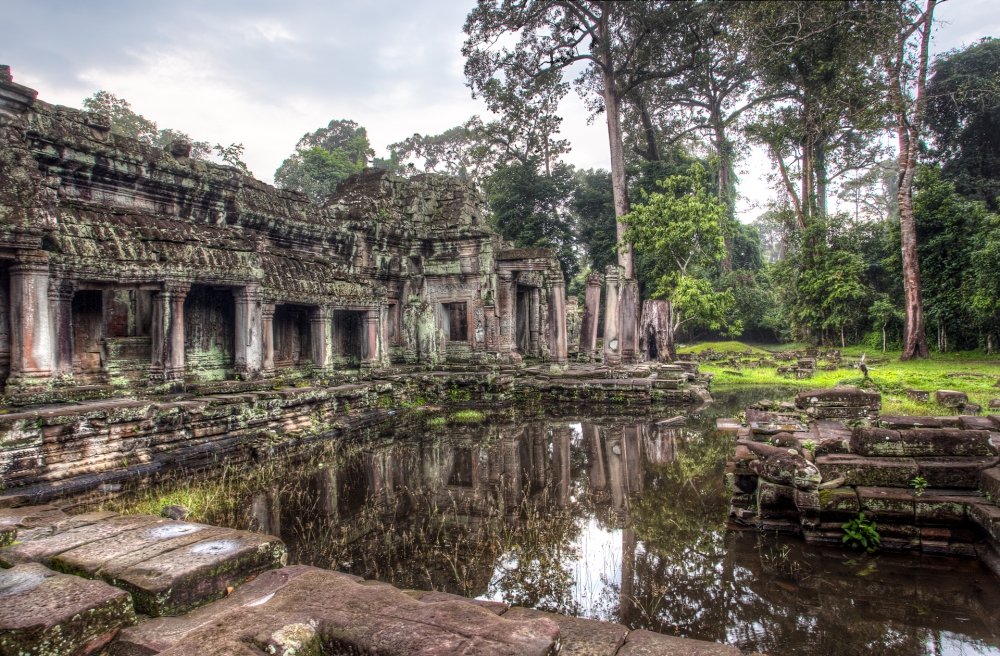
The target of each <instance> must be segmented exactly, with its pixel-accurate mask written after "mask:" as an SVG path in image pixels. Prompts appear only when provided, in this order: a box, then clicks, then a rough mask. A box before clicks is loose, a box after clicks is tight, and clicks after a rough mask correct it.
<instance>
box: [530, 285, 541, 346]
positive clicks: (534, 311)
mask: <svg viewBox="0 0 1000 656" xmlns="http://www.w3.org/2000/svg"><path fill="white" fill-rule="evenodd" d="M541 296H542V290H540V289H539V288H538V287H532V288H531V292H530V296H529V300H528V352H529V353H530V354H531V357H533V358H537V357H539V356H540V355H541V354H542V351H541V345H540V344H539V342H538V335H539V333H541V331H542V308H541V304H542V303H541Z"/></svg>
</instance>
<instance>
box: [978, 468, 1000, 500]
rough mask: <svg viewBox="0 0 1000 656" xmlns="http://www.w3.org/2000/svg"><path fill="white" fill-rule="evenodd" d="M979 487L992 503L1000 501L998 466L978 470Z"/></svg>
mask: <svg viewBox="0 0 1000 656" xmlns="http://www.w3.org/2000/svg"><path fill="white" fill-rule="evenodd" d="M979 489H980V490H982V491H983V493H984V494H986V496H987V498H988V499H989V500H991V501H993V502H994V503H995V502H997V501H1000V467H990V468H989V469H984V470H982V471H981V472H979Z"/></svg>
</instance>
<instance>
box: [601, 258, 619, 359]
mask: <svg viewBox="0 0 1000 656" xmlns="http://www.w3.org/2000/svg"><path fill="white" fill-rule="evenodd" d="M621 276H622V269H621V267H617V266H613V265H609V266H608V268H607V269H606V271H605V276H604V282H605V283H606V285H607V290H608V291H607V294H608V295H607V302H606V303H605V304H604V364H607V365H611V366H615V365H617V364H619V363H620V362H621V343H620V340H619V335H618V291H619V290H618V286H619V283H620V281H621Z"/></svg>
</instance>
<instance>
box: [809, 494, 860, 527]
mask: <svg viewBox="0 0 1000 656" xmlns="http://www.w3.org/2000/svg"><path fill="white" fill-rule="evenodd" d="M817 495H818V497H819V512H820V516H821V517H822V518H823V521H835V520H843V521H847V520H849V519H853V518H855V517H857V516H858V513H859V512H860V511H861V502H860V501H859V500H858V493H857V491H856V490H855V489H854V488H853V487H836V488H833V489H832V490H820V491H819V492H818V493H817Z"/></svg>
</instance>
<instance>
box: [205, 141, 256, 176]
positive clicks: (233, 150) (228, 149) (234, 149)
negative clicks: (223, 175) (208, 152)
mask: <svg viewBox="0 0 1000 656" xmlns="http://www.w3.org/2000/svg"><path fill="white" fill-rule="evenodd" d="M212 149H213V150H214V151H215V152H216V153H217V154H218V155H219V159H221V160H222V161H223V162H224V163H226V164H228V165H229V166H233V167H235V168H237V169H239V170H240V171H242V172H243V173H244V174H246V175H251V176H252V175H253V173H251V172H250V169H249V168H247V165H246V163H245V162H244V161H243V150H244V148H243V144H241V143H239V144H229V145H228V146H223V145H222V144H215V145H214V146H213V147H212Z"/></svg>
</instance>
